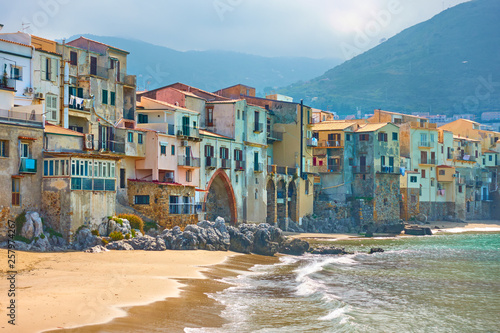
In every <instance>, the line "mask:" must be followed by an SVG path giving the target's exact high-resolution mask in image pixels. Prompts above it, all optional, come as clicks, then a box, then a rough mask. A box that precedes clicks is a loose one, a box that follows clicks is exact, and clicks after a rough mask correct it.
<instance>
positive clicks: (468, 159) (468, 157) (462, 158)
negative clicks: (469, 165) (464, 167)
mask: <svg viewBox="0 0 500 333" xmlns="http://www.w3.org/2000/svg"><path fill="white" fill-rule="evenodd" d="M455 159H456V160H457V161H465V162H476V158H475V157H474V156H471V155H466V154H464V155H457V156H456V157H455Z"/></svg>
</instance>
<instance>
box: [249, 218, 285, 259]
mask: <svg viewBox="0 0 500 333" xmlns="http://www.w3.org/2000/svg"><path fill="white" fill-rule="evenodd" d="M264 224H265V223H262V224H261V225H259V229H258V230H257V231H256V232H255V234H254V241H253V249H252V252H253V253H256V254H262V255H264V256H274V254H276V253H277V252H278V250H279V243H278V242H276V241H273V240H276V235H275V234H274V230H272V229H271V228H268V227H266V226H264ZM278 230H279V229H278ZM280 231H281V230H280Z"/></svg>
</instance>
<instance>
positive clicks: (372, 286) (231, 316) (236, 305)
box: [185, 231, 500, 333]
mask: <svg viewBox="0 0 500 333" xmlns="http://www.w3.org/2000/svg"><path fill="white" fill-rule="evenodd" d="M311 243H315V245H319V244H322V245H328V246H336V247H343V248H345V250H346V251H349V252H353V254H348V255H341V256H338V255H312V254H307V255H304V256H300V257H298V256H282V257H280V262H279V263H277V264H275V265H257V266H254V267H253V268H252V269H251V271H250V272H248V273H245V274H241V275H238V276H236V277H229V278H224V279H223V281H224V282H226V283H228V284H230V287H229V288H227V289H225V290H223V291H220V292H217V293H213V294H210V297H212V298H213V299H215V300H216V301H217V302H219V303H221V304H223V305H224V306H225V309H224V310H223V312H222V314H221V315H222V317H223V318H224V319H225V320H226V321H227V323H226V324H224V326H223V327H218V328H186V329H185V331H186V332H188V333H191V332H398V333H402V332H433V333H434V332H500V232H499V231H496V232H467V233H454V234H436V235H433V236H420V237H391V238H359V239H347V240H335V239H326V240H325V239H318V240H311ZM375 247H378V248H382V249H384V250H385V251H384V252H383V253H375V254H367V252H368V251H369V250H370V248H375Z"/></svg>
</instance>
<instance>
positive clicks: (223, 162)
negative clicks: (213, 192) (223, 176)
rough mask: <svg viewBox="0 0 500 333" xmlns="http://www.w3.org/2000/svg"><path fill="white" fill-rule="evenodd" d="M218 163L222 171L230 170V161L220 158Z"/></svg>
mask: <svg viewBox="0 0 500 333" xmlns="http://www.w3.org/2000/svg"><path fill="white" fill-rule="evenodd" d="M220 161H221V168H222V169H231V160H228V159H223V158H221V160H220Z"/></svg>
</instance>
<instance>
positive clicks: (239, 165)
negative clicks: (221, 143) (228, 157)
mask: <svg viewBox="0 0 500 333" xmlns="http://www.w3.org/2000/svg"><path fill="white" fill-rule="evenodd" d="M234 163H235V166H234V170H236V171H241V170H245V161H234Z"/></svg>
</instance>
